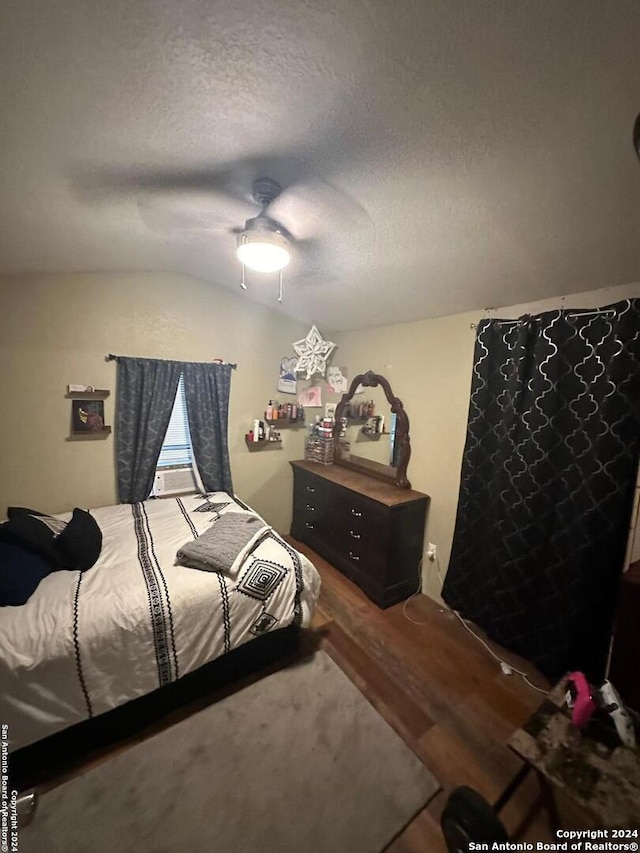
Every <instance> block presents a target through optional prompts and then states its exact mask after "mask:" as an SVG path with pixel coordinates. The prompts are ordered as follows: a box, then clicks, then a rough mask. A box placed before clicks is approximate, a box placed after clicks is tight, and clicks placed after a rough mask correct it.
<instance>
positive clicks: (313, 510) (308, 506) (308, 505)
mask: <svg viewBox="0 0 640 853" xmlns="http://www.w3.org/2000/svg"><path fill="white" fill-rule="evenodd" d="M307 509H310V510H311V511H312V512H315V509H316V508H315V507H314V506H311V504H307Z"/></svg>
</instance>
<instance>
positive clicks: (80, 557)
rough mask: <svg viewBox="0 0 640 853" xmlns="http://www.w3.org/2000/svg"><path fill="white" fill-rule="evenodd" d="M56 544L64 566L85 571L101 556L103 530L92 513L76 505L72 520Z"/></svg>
mask: <svg viewBox="0 0 640 853" xmlns="http://www.w3.org/2000/svg"><path fill="white" fill-rule="evenodd" d="M56 545H57V549H58V553H59V554H60V559H61V565H62V566H63V568H65V569H80V571H83V572H84V571H86V569H90V568H91V566H93V565H94V564H95V562H96V560H97V559H98V557H99V556H100V551H101V550H102V531H101V530H100V528H99V527H98V522H97V521H96V520H95V518H94V517H93V516H92V515H91V514H90V513H88V512H86V511H85V510H83V509H79V508H78V507H76V508H75V509H74V511H73V515H72V517H71V521H70V522H69V523H68V524H67V526H66V527H65V529H64V530H63V531H62V533H61V534H60V536H58V539H57V542H56Z"/></svg>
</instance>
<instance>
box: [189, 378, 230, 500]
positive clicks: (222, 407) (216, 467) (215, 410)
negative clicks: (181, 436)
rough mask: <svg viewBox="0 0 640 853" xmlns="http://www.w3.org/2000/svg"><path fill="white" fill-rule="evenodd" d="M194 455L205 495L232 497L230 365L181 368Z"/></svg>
mask: <svg viewBox="0 0 640 853" xmlns="http://www.w3.org/2000/svg"><path fill="white" fill-rule="evenodd" d="M182 373H183V376H184V395H185V399H186V403H187V416H188V418H189V431H190V433H191V444H192V446H193V455H194V457H195V460H196V465H197V466H198V471H199V472H200V477H201V479H202V484H203V486H204V487H205V489H206V490H207V491H208V492H217V491H222V492H229V494H233V484H232V482H231V466H230V464H229V443H228V439H227V429H228V420H229V394H230V390H231V365H230V364H217V363H215V362H214V363H212V364H205V363H198V362H187V363H185V364H183V365H182Z"/></svg>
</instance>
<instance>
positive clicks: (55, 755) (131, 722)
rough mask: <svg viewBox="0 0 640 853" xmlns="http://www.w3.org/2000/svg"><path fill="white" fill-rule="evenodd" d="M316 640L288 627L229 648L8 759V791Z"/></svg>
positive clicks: (221, 692)
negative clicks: (157, 686)
mask: <svg viewBox="0 0 640 853" xmlns="http://www.w3.org/2000/svg"><path fill="white" fill-rule="evenodd" d="M319 639H320V638H319V635H318V634H316V632H314V631H311V630H309V629H301V628H297V627H294V626H289V627H288V628H282V629H280V630H277V631H273V632H272V633H270V634H265V635H263V636H261V637H257V638H256V639H255V640H251V641H250V642H248V643H245V644H244V645H242V646H240V647H239V648H237V649H233V650H232V651H230V652H229V653H228V654H226V655H223V656H222V657H220V658H216V660H213V661H211V662H210V663H207V664H205V665H204V666H202V667H201V668H200V669H198V670H197V671H195V672H192V673H189V674H188V675H185V676H184V677H182V678H180V679H179V680H178V681H175V682H173V683H172V684H169V685H167V686H166V687H162V688H159V689H158V690H154V691H153V692H152V693H149V694H147V695H146V696H141V697H140V698H139V699H134V700H132V701H131V702H127V703H126V704H125V705H122V706H120V707H118V708H114V709H113V710H112V711H108V712H106V713H105V714H100V715H99V716H98V717H94V718H92V719H90V720H85V721H84V722H81V723H77V724H76V725H74V726H71V727H70V728H68V729H64V730H63V731H61V732H57V733H56V734H54V735H51V736H50V737H47V738H44V739H43V740H40V741H37V742H36V743H33V744H30V745H29V746H25V747H22V748H21V749H18V750H16V751H15V752H12V753H10V754H9V777H10V789H15V790H17V791H26V790H28V789H31V788H36V787H49V786H51V785H52V784H55V783H57V782H60V781H64V780H65V779H66V778H68V777H70V776H71V775H73V774H74V773H75V772H76V771H77V770H79V769H80V768H82V767H85V766H87V765H88V764H91V763H93V762H94V761H96V760H98V759H100V758H102V757H104V756H106V755H107V754H108V753H110V752H112V751H114V750H115V749H117V748H120V747H123V746H126V745H133V744H134V743H137V742H139V741H140V740H143V739H144V738H145V737H148V736H150V735H152V734H155V733H157V732H158V731H161V730H162V729H164V728H166V727H167V726H168V725H171V724H172V723H175V722H178V721H179V720H181V719H184V718H185V717H186V716H188V715H189V714H191V713H194V712H195V711H198V710H200V709H202V708H204V707H206V706H207V705H210V704H212V703H213V702H215V701H218V700H219V699H221V698H223V697H224V696H226V695H228V694H229V693H233V692H235V690H238V689H239V688H241V687H244V686H246V685H247V684H249V683H251V682H252V681H256V680H257V679H258V678H261V677H263V676H264V675H268V674H270V673H271V672H275V671H276V670H278V669H281V668H282V667H284V666H287V665H288V664H290V663H293V662H295V661H296V660H298V659H300V658H301V657H304V656H307V655H310V654H313V652H314V651H315V650H316V649H317V647H318V643H319Z"/></svg>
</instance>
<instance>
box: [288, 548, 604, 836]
mask: <svg viewBox="0 0 640 853" xmlns="http://www.w3.org/2000/svg"><path fill="white" fill-rule="evenodd" d="M290 541H291V543H292V544H293V545H294V546H295V547H296V548H298V549H299V550H300V551H302V552H303V553H305V554H306V555H307V556H308V557H309V558H310V559H311V560H312V561H313V562H314V564H315V565H316V567H317V568H318V571H319V572H320V575H321V577H322V583H323V586H322V593H321V596H320V601H319V605H318V608H317V611H316V614H315V617H314V621H313V627H314V628H316V630H317V631H318V632H319V633H320V634H321V636H322V641H321V644H322V647H323V648H324V649H325V651H326V652H327V653H328V654H329V655H330V656H331V657H332V658H333V659H334V660H335V661H336V663H338V664H339V666H340V667H341V668H342V669H343V670H344V671H345V672H346V673H347V675H348V676H349V677H350V678H351V680H352V681H353V682H354V683H355V684H356V685H357V686H358V687H359V689H360V690H361V691H362V692H363V693H364V694H365V695H366V696H367V698H368V699H369V701H370V702H371V703H372V704H373V705H374V707H375V708H377V710H378V711H379V713H380V714H381V715H382V716H383V717H384V718H385V719H386V720H387V722H388V723H389V724H390V725H391V726H392V727H393V728H394V729H395V730H396V732H398V734H399V735H400V736H401V737H402V738H403V739H404V740H405V742H406V743H407V744H408V746H409V747H410V748H411V749H412V750H413V751H414V752H415V754H416V755H417V756H418V757H419V758H420V759H421V760H422V761H423V762H424V763H425V765H426V766H427V767H428V768H429V769H430V770H431V771H432V772H433V773H434V775H435V776H436V777H437V779H438V780H439V781H440V783H441V785H442V786H443V791H442V792H441V793H440V794H438V796H437V797H436V798H435V799H434V800H433V801H432V802H431V803H430V804H429V806H428V807H427V808H426V809H424V811H423V812H422V813H421V814H420V815H418V817H416V818H415V819H414V821H413V822H412V823H411V824H410V826H409V827H408V828H407V829H406V830H405V832H404V833H403V834H402V835H401V837H400V838H398V839H397V840H396V841H395V842H394V844H393V846H392V847H391V848H390V850H391V851H393V853H417V851H421V853H424V851H434V853H439V851H445V850H446V847H445V844H444V840H443V837H442V834H441V831H440V824H439V818H440V814H441V812H442V809H443V808H444V805H445V803H446V800H447V797H448V795H449V793H450V791H451V790H452V789H453V788H455V787H457V786H459V785H469V786H471V787H473V788H475V789H476V790H477V791H479V792H480V793H481V794H482V795H483V796H484V797H485V798H486V799H487V800H489V801H490V802H491V803H492V804H493V803H495V801H496V800H497V799H498V797H499V796H500V794H501V793H502V792H503V790H504V789H505V787H506V786H507V784H508V783H509V782H510V781H511V779H512V778H513V777H514V776H515V774H516V773H517V772H518V770H519V769H520V768H521V767H522V762H521V760H520V759H519V758H518V757H517V756H516V755H515V754H514V753H512V752H511V750H510V749H509V748H508V746H507V741H508V739H509V737H510V736H511V734H512V733H513V732H514V731H515V730H516V729H517V728H518V727H519V726H520V725H521V724H522V723H523V722H524V721H525V720H526V719H527V717H528V716H529V715H530V713H531V712H532V711H533V710H534V709H535V708H536V707H537V706H538V705H539V704H540V702H541V701H542V700H543V698H544V697H543V695H542V694H541V693H538V692H536V691H535V690H533V689H532V688H531V687H529V686H528V685H527V684H526V683H525V682H524V681H523V680H522V679H521V678H520V677H518V676H517V675H512V676H506V675H504V674H503V673H502V672H501V669H500V665H499V663H498V662H497V661H495V660H494V659H493V658H492V657H491V656H490V654H489V653H488V652H487V651H486V650H485V649H484V648H483V647H482V645H481V644H480V643H479V642H478V641H477V640H476V639H474V638H473V637H472V636H471V635H470V634H469V633H468V632H467V631H466V630H465V628H464V627H463V626H462V625H461V624H460V622H459V621H458V620H457V618H456V617H455V615H454V614H452V613H450V612H449V611H447V610H445V609H444V608H441V607H439V606H438V604H436V602H434V601H433V600H432V599H430V598H427V597H426V596H424V595H419V596H416V597H414V598H412V599H410V600H409V602H407V603H405V604H404V605H403V604H397V605H395V606H393V607H391V608H389V609H388V610H380V609H379V608H378V607H377V606H376V605H375V604H373V603H372V602H371V601H369V600H368V599H367V598H366V596H365V595H364V594H363V593H362V592H361V591H360V589H359V588H358V587H356V586H355V585H354V584H352V583H351V582H350V581H348V580H347V579H346V578H345V577H344V576H343V575H341V574H340V573H339V572H338V571H337V570H336V569H334V568H333V567H332V566H331V565H329V564H328V563H327V562H326V561H325V560H323V559H322V558H321V557H319V556H318V555H317V554H316V553H315V552H313V551H312V550H311V549H309V548H307V547H306V546H305V545H303V544H302V543H300V542H297V541H296V540H293V539H291V540H290ZM410 620H413V621H410ZM415 622H418V623H420V624H414V623H415ZM492 645H493V644H492ZM493 648H494V649H495V650H496V651H497V652H499V653H500V655H501V657H503V658H504V659H506V660H507V661H508V662H509V663H510V664H512V665H514V666H517V667H518V668H519V669H521V670H524V671H526V672H527V674H528V675H529V677H530V679H531V680H532V681H533V682H534V683H536V684H539V685H540V686H541V687H548V686H549V685H548V684H547V682H546V681H545V680H544V678H543V677H542V676H541V675H540V674H539V673H538V672H536V670H535V669H534V668H533V667H532V666H531V665H530V664H527V663H526V662H525V661H523V660H522V659H520V658H518V657H517V656H515V655H512V654H510V653H509V652H506V651H504V650H502V649H500V648H499V647H498V646H497V645H493ZM382 772H383V771H382ZM559 805H560V809H561V812H562V813H563V818H564V820H565V825H568V826H571V827H579V826H582V825H584V826H589V825H590V824H589V823H588V821H587V819H586V818H585V816H583V815H580V814H576V813H575V811H573V810H572V809H571V807H570V805H569V804H563V803H560V804H559ZM500 816H501V819H502V820H503V822H504V823H505V825H506V828H507V831H508V832H509V833H510V835H511V836H512V837H513V836H517V837H518V839H519V840H528V841H552V840H554V835H553V833H552V832H551V830H550V829H549V826H548V821H547V815H546V812H545V810H544V809H543V808H542V807H541V804H540V801H539V791H538V787H537V782H536V780H535V778H534V776H533V774H531V776H530V777H528V778H527V779H526V780H525V782H524V783H523V785H522V786H521V787H520V788H519V789H518V791H517V792H516V794H515V795H514V797H513V798H512V799H511V800H510V801H509V803H508V804H507V806H506V807H505V809H504V810H503V812H502V813H501V815H500Z"/></svg>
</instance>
